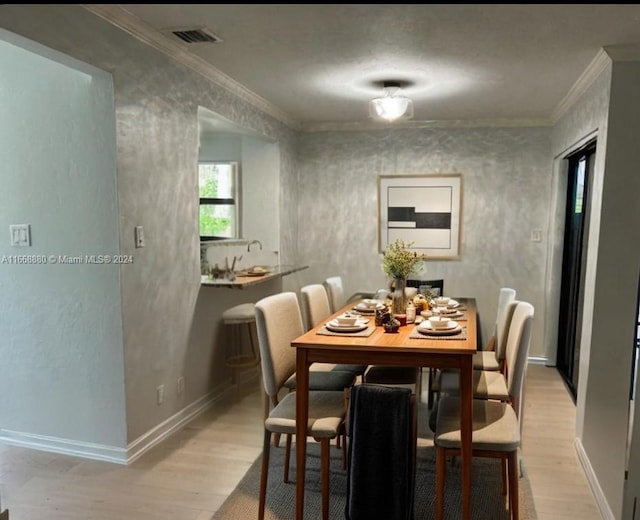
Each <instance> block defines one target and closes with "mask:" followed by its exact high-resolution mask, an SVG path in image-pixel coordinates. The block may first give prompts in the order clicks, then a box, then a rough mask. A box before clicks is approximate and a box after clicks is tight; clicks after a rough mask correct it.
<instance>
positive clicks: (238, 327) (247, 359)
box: [222, 303, 260, 383]
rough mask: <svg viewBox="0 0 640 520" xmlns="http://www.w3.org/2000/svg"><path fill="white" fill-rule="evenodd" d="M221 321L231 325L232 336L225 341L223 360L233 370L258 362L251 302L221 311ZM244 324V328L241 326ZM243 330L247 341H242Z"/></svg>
mask: <svg viewBox="0 0 640 520" xmlns="http://www.w3.org/2000/svg"><path fill="white" fill-rule="evenodd" d="M222 322H223V323H224V324H225V325H228V326H231V331H232V337H231V341H229V342H228V343H227V348H226V358H225V362H226V364H227V366H228V367H231V368H233V369H235V370H234V383H235V382H236V381H235V379H236V377H235V372H236V370H242V369H247V368H252V367H255V366H257V365H259V364H260V352H259V351H258V342H257V340H256V334H257V333H256V309H255V305H254V304H253V303H242V304H240V305H236V306H235V307H231V308H229V309H227V310H226V311H224V312H223V313H222ZM244 326H246V329H243V327H244ZM243 330H245V331H246V334H247V335H248V342H246V343H245V342H244V341H243Z"/></svg>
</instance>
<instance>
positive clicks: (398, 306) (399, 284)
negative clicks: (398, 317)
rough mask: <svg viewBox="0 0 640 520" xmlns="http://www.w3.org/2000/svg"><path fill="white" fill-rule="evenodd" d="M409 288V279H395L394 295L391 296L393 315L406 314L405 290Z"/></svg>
mask: <svg viewBox="0 0 640 520" xmlns="http://www.w3.org/2000/svg"><path fill="white" fill-rule="evenodd" d="M406 286H407V279H406V278H402V277H398V278H394V279H393V294H392V295H391V302H392V304H391V314H393V315H395V314H404V313H405V310H406V309H405V301H406V299H405V295H404V288H405V287H406Z"/></svg>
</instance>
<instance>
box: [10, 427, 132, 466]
mask: <svg viewBox="0 0 640 520" xmlns="http://www.w3.org/2000/svg"><path fill="white" fill-rule="evenodd" d="M0 442H3V443H5V444H10V445H12V446H20V447H22V448H31V449H34V450H40V451H48V452H52V453H62V454H64V455H72V456H74V457H82V458H85V459H95V460H105V461H108V462H115V463H117V464H125V463H126V452H125V450H124V448H116V447H115V446H107V445H102V444H94V443H91V442H80V441H74V440H69V439H61V438H60V437H50V436H47V435H38V434H35V433H27V432H17V431H13V430H4V429H3V430H0Z"/></svg>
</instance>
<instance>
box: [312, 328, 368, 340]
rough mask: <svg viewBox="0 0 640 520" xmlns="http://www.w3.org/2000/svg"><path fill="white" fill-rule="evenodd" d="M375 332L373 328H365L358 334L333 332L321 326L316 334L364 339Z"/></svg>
mask: <svg viewBox="0 0 640 520" xmlns="http://www.w3.org/2000/svg"><path fill="white" fill-rule="evenodd" d="M375 330H376V328H375V327H367V328H366V329H364V330H360V331H358V332H333V331H332V330H329V329H328V328H327V327H324V326H323V327H321V328H319V329H318V331H317V332H316V334H321V335H323V336H358V337H362V338H366V337H369V336H371V334H373V333H374V332H375Z"/></svg>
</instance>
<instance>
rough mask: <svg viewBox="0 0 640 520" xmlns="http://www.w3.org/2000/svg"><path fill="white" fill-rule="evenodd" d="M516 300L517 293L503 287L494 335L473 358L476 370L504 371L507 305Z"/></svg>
mask: <svg viewBox="0 0 640 520" xmlns="http://www.w3.org/2000/svg"><path fill="white" fill-rule="evenodd" d="M515 299H516V291H515V290H514V289H511V288H509V287H502V288H501V289H500V293H499V295H498V310H497V313H496V322H495V325H494V329H493V334H492V335H491V337H490V338H489V341H488V343H487V347H485V349H484V350H480V351H478V352H476V353H475V355H474V356H473V368H474V369H475V370H500V371H502V370H503V369H504V357H505V352H506V339H507V338H506V336H507V331H508V326H509V325H508V324H509V317H506V318H507V319H505V316H504V314H505V312H506V310H507V305H508V304H509V303H510V302H512V301H513V300H515Z"/></svg>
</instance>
